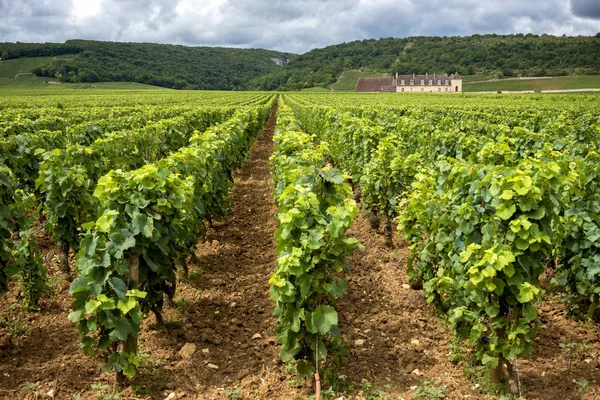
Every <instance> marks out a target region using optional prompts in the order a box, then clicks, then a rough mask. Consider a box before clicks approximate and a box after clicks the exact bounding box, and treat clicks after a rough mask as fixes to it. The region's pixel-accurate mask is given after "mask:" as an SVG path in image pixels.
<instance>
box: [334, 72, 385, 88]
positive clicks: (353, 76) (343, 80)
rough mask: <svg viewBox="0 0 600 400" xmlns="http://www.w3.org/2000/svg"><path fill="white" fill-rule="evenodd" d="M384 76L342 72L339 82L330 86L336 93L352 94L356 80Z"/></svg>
mask: <svg viewBox="0 0 600 400" xmlns="http://www.w3.org/2000/svg"><path fill="white" fill-rule="evenodd" d="M380 76H385V75H383V74H381V73H377V72H361V71H354V70H352V71H344V72H342V76H341V77H340V79H339V81H337V82H336V83H334V84H333V85H331V87H332V88H333V89H334V90H335V91H336V92H354V91H356V82H358V78H373V77H380Z"/></svg>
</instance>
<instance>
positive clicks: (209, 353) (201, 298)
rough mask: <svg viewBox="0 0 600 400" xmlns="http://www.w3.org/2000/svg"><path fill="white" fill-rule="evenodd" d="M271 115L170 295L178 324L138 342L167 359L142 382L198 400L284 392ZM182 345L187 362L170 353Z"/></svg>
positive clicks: (172, 314)
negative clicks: (188, 351) (222, 211)
mask: <svg viewBox="0 0 600 400" xmlns="http://www.w3.org/2000/svg"><path fill="white" fill-rule="evenodd" d="M275 112H276V111H274V112H273V115H272V117H271V119H270V120H269V122H268V124H267V128H266V129H265V130H264V131H263V132H262V134H261V136H260V137H259V138H258V139H257V141H256V142H255V143H254V145H253V146H252V149H251V152H250V154H249V157H248V159H247V161H246V164H245V165H244V167H243V168H242V169H241V170H240V171H238V173H237V174H236V177H235V186H234V188H233V191H232V193H231V198H232V200H233V206H232V209H231V211H230V213H229V217H228V218H227V219H226V220H224V221H222V222H217V223H215V224H214V226H213V227H212V228H211V229H209V231H208V234H207V238H206V239H207V240H206V243H201V244H199V245H198V250H197V252H196V256H197V257H198V261H197V263H196V266H194V267H192V270H191V271H190V279H189V280H188V281H187V282H186V283H184V284H183V285H181V286H180V290H178V294H177V295H176V297H175V301H176V304H177V310H171V312H169V313H167V318H166V319H167V320H168V321H171V322H173V323H175V324H178V325H179V327H177V326H175V329H170V330H168V331H165V330H160V331H153V332H151V333H150V334H149V335H146V336H144V337H143V342H142V346H143V347H148V348H151V349H153V350H152V352H151V353H150V354H149V357H150V359H159V360H171V361H170V362H169V363H168V364H167V365H165V366H164V368H159V369H158V370H157V371H156V373H151V374H147V375H146V376H145V379H144V382H143V384H144V385H146V386H148V387H154V388H155V389H157V390H158V391H161V392H165V393H168V392H170V391H175V392H176V393H177V394H180V393H187V394H190V395H192V394H193V396H192V398H199V399H204V398H228V397H227V396H228V395H229V396H233V394H232V393H234V394H235V393H238V394H239V395H243V396H244V397H250V398H281V397H280V396H281V394H282V393H285V392H286V391H288V389H287V387H285V382H283V381H285V380H286V379H285V378H282V375H283V373H282V367H281V365H278V363H279V346H278V343H277V340H276V338H275V334H274V332H275V319H274V318H273V317H272V313H273V307H274V303H273V301H272V300H271V299H270V297H269V284H268V280H269V278H270V276H271V275H272V273H273V270H274V269H275V267H276V265H277V257H276V253H275V246H276V242H275V238H274V234H275V230H276V222H275V220H274V214H275V212H276V208H275V205H274V202H273V198H272V193H273V186H272V176H271V172H270V167H269V157H270V155H271V153H272V151H273V140H272V137H273V130H274V128H275V123H276V118H275ZM185 343H193V344H195V345H196V348H197V350H196V353H194V354H193V355H192V357H191V358H189V359H187V360H185V359H181V357H180V356H179V355H177V352H178V351H179V349H180V348H181V347H182V346H183V345H184V344H185ZM216 367H218V368H216ZM159 382H160V384H159ZM155 391H156V390H155Z"/></svg>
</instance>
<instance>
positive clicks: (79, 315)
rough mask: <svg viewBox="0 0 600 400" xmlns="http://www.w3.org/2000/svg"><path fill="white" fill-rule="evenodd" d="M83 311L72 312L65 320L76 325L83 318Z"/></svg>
mask: <svg viewBox="0 0 600 400" xmlns="http://www.w3.org/2000/svg"><path fill="white" fill-rule="evenodd" d="M83 311H84V310H76V311H73V312H71V313H69V316H68V317H67V318H68V319H69V321H71V322H74V323H78V322H79V321H81V319H82V318H83Z"/></svg>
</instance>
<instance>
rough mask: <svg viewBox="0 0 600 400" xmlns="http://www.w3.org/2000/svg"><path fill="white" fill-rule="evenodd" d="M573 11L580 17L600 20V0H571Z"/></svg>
mask: <svg viewBox="0 0 600 400" xmlns="http://www.w3.org/2000/svg"><path fill="white" fill-rule="evenodd" d="M571 10H572V11H573V14H575V15H577V16H578V17H582V18H593V19H600V1H598V0H571ZM598 30H600V27H599V28H598Z"/></svg>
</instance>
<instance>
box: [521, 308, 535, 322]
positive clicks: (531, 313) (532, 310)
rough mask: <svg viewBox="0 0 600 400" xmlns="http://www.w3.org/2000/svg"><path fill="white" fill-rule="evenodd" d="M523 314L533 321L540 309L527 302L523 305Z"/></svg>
mask: <svg viewBox="0 0 600 400" xmlns="http://www.w3.org/2000/svg"><path fill="white" fill-rule="evenodd" d="M523 316H524V317H525V318H526V319H527V321H533V320H535V319H536V318H537V316H538V311H537V310H536V309H535V307H533V306H532V305H530V304H526V305H525V306H524V307H523Z"/></svg>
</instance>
